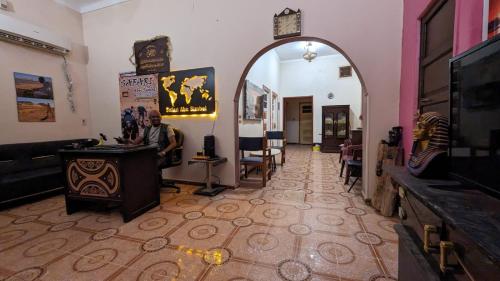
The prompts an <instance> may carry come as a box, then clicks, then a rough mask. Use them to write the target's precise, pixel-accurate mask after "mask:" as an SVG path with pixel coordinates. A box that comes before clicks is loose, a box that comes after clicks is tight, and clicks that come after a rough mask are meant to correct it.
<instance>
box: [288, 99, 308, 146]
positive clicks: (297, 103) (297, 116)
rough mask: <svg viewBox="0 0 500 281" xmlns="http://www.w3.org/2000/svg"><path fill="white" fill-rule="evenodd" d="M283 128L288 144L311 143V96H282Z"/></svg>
mask: <svg viewBox="0 0 500 281" xmlns="http://www.w3.org/2000/svg"><path fill="white" fill-rule="evenodd" d="M283 104H284V107H283V110H284V111H283V115H284V116H285V118H284V122H283V128H284V132H285V136H286V139H287V143H288V144H308V145H311V144H312V143H313V118H314V117H313V97H312V96H304V97H284V98H283Z"/></svg>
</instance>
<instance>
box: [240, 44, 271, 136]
mask: <svg viewBox="0 0 500 281" xmlns="http://www.w3.org/2000/svg"><path fill="white" fill-rule="evenodd" d="M279 79H280V60H279V57H278V54H277V53H276V51H275V50H270V51H269V52H267V53H265V54H264V55H262V57H260V58H259V59H258V60H257V61H256V62H255V64H254V65H253V66H252V68H251V69H250V72H248V75H247V80H249V81H250V82H252V83H253V84H255V85H257V86H258V87H262V85H265V86H266V87H268V88H269V89H271V91H275V92H278V93H279V91H278V88H279V85H280V83H279ZM271 98H272V95H271V94H268V96H267V99H268V102H267V104H268V109H267V111H268V114H267V119H268V120H270V118H271V115H270V114H269V112H270V107H271ZM243 113H244V112H243V93H242V94H241V98H240V101H239V109H238V115H239V116H238V118H239V120H240V123H239V135H240V136H242V137H257V136H262V134H263V132H264V130H263V126H262V124H263V122H262V121H254V120H245V119H243ZM268 124H270V122H268ZM268 130H270V129H269V128H268Z"/></svg>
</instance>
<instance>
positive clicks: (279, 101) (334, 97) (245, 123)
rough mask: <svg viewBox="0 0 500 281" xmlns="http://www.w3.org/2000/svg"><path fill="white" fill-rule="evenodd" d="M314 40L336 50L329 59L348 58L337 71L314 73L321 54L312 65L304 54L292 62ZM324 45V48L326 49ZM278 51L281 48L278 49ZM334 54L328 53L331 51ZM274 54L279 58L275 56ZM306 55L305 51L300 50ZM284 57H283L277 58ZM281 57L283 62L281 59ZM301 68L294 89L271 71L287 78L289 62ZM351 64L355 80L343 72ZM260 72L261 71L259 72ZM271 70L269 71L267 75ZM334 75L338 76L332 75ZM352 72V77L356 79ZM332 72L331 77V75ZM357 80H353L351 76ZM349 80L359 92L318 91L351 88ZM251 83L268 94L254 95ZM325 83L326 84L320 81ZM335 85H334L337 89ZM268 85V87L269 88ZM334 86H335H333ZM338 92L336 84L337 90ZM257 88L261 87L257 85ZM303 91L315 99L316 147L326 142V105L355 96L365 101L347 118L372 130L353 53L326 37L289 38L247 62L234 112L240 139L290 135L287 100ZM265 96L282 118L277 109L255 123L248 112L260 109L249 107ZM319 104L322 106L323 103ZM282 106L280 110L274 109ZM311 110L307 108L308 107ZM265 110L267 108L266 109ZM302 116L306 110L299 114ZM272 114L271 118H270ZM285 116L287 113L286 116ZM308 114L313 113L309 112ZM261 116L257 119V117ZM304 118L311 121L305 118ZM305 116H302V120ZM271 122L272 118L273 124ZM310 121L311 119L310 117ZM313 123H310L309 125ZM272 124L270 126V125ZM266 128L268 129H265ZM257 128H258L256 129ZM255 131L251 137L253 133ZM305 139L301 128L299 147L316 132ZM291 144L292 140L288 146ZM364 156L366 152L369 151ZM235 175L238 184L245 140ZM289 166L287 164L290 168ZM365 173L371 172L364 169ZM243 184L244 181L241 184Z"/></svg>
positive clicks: (328, 69)
mask: <svg viewBox="0 0 500 281" xmlns="http://www.w3.org/2000/svg"><path fill="white" fill-rule="evenodd" d="M309 42H313V43H316V44H318V45H320V46H321V45H324V46H326V49H327V50H328V49H330V50H333V52H334V54H332V53H329V54H328V55H329V56H330V58H333V57H332V55H333V56H336V57H337V58H338V59H339V60H343V62H342V63H341V64H342V65H336V66H334V67H332V66H331V65H329V66H325V65H324V66H323V68H322V69H316V70H313V69H310V68H312V67H313V66H314V67H315V65H321V64H322V62H323V58H321V56H322V54H321V52H318V58H316V59H315V60H313V61H312V62H310V61H309V62H308V61H306V60H304V58H303V57H302V55H303V53H300V54H298V57H297V58H295V59H293V58H286V57H287V56H288V55H290V56H293V55H297V50H302V51H303V49H304V48H303V47H301V48H297V46H302V45H299V44H303V45H304V46H305V45H306V44H308V43H309ZM291 43H294V45H291ZM292 46H296V47H295V51H294V50H293V48H290V47H292ZM324 46H321V48H323V47H324ZM282 47H283V48H285V47H287V48H288V50H289V51H290V52H289V53H287V52H283V53H279V52H278V51H276V50H279V49H280V48H282ZM275 49H276V50H275ZM330 50H328V52H331V51H330ZM273 52H274V54H273ZM299 52H300V51H299ZM276 53H278V54H276ZM273 56H274V57H275V58H276V57H277V56H279V58H277V60H278V62H277V63H274V64H273V63H271V64H270V63H269V62H270V61H271V62H272V61H274V60H276V59H275V58H274V59H273ZM280 59H281V61H280ZM283 59H285V60H287V59H289V60H292V61H293V62H286V61H283ZM298 63H299V64H300V63H302V65H301V68H300V71H294V73H295V74H294V75H296V76H294V77H293V76H292V78H291V79H290V78H289V79H288V81H293V83H290V85H293V86H290V85H288V86H287V84H288V83H285V82H284V79H282V76H279V77H278V79H276V78H277V76H276V75H273V74H272V73H269V71H272V70H276V69H277V70H278V72H280V73H287V74H284V75H285V76H286V75H290V73H291V71H289V72H287V71H286V70H287V69H290V68H291V67H289V64H298ZM266 66H267V67H266ZM347 66H349V68H350V69H351V70H353V71H349V73H348V74H349V75H348V76H349V77H346V76H344V75H342V74H341V73H340V72H341V71H340V69H343V68H346V67H347ZM255 70H258V71H255ZM266 71H267V72H266ZM332 71H334V72H332ZM351 72H352V75H351ZM326 73H327V74H326ZM351 76H352V77H351ZM349 81H357V83H358V86H357V90H356V91H355V92H352V93H349V92H348V90H347V91H346V90H345V89H349V88H350V87H342V88H340V87H339V88H337V89H333V91H330V90H326V89H321V90H317V89H315V87H317V86H318V85H319V84H321V83H332V84H337V85H345V83H349ZM249 82H251V83H253V84H254V85H257V86H258V87H259V88H261V89H263V90H262V91H260V90H259V91H256V92H253V93H252V92H251V91H246V90H245V85H247V84H249ZM318 82H321V83H318ZM332 84H330V86H331V85H332ZM303 85H307V88H306V89H299V88H300V87H302V86H303ZM264 86H266V87H264ZM330 86H329V87H330ZM331 87H332V88H333V87H334V86H331ZM266 88H270V90H271V92H272V94H269V91H265V90H267V89H266ZM254 89H256V87H254ZM274 93H276V94H277V95H278V97H277V98H275V95H274ZM301 93H311V94H310V95H311V96H312V98H313V102H312V106H311V107H312V109H311V110H312V118H311V119H312V123H313V133H312V139H313V140H312V143H313V144H314V143H318V144H320V143H321V142H322V136H321V130H322V125H321V121H322V116H321V114H322V109H321V105H338V104H340V105H342V104H351V102H350V101H344V100H343V98H353V97H355V98H356V99H358V100H359V101H360V102H359V103H358V105H357V108H356V107H355V106H352V107H351V109H350V113H349V114H348V115H347V116H348V117H347V118H351V119H352V120H353V122H352V123H351V125H352V128H359V129H360V130H362V131H367V130H368V122H367V121H368V120H367V118H361V117H362V116H367V115H366V114H367V107H366V105H367V94H366V87H365V84H364V82H363V79H362V77H361V76H359V70H358V69H357V67H356V65H354V64H353V62H352V60H351V59H350V58H349V57H348V56H347V54H346V53H345V52H344V51H343V50H342V49H340V48H338V47H337V46H336V45H334V44H333V43H331V42H329V41H327V40H323V39H320V38H316V37H301V36H299V37H294V38H287V39H283V40H279V41H276V42H274V43H272V44H271V45H269V46H267V47H265V48H263V49H262V50H260V51H259V52H258V53H257V54H256V55H255V56H254V57H253V58H252V59H251V61H250V62H249V63H248V64H247V66H246V67H245V70H244V71H243V74H242V76H241V78H240V81H239V83H238V87H237V90H236V94H235V98H234V106H235V107H234V109H235V116H237V118H235V139H236V140H238V138H239V137H240V136H247V137H248V136H263V135H265V134H266V131H269V130H276V131H283V132H285V131H286V128H285V127H286V126H287V125H286V120H287V117H286V115H285V114H284V111H285V107H286V103H285V102H284V98H285V97H297V96H300V95H301ZM255 95H257V96H262V97H263V98H262V102H263V103H264V104H265V103H267V105H270V106H269V107H270V108H271V109H275V108H276V112H277V114H276V115H275V114H273V111H274V110H269V112H266V114H263V116H262V118H261V119H258V120H252V119H249V118H248V117H249V116H250V115H251V114H250V115H247V114H246V113H245V112H251V111H254V108H255V107H252V106H249V105H251V101H252V100H258V99H256V98H253V96H255ZM317 101H318V102H317ZM274 106H276V107H274ZM304 107H305V108H304ZM262 108H264V106H263V107H262ZM303 108H304V109H305V110H306V111H308V105H307V104H306V105H304V106H303ZM299 112H300V111H299ZM269 113H271V114H269ZM280 114H281V115H280ZM305 114H307V112H305ZM253 116H257V115H255V114H254V115H253ZM303 117H305V116H304V115H303ZM299 118H300V116H299ZM306 118H307V117H306ZM268 119H270V120H268ZM305 120H307V119H305ZM306 122H307V121H306ZM266 123H267V124H266ZM264 124H265V125H266V126H265V129H264ZM299 125H300V119H299ZM254 129H256V130H254ZM346 129H347V134H349V133H350V131H351V130H350V129H351V128H349V127H347V128H346ZM250 133H251V134H250ZM302 134H303V135H304V136H305V139H304V138H302V140H301V138H300V130H299V138H298V140H297V143H300V142H301V141H302V142H309V143H310V142H311V141H310V138H311V137H310V136H311V133H310V131H303V133H302ZM365 136H366V135H363V143H364V144H363V147H366V143H367V142H366V143H365V142H364V140H365ZM288 141H289V140H287V142H288ZM363 154H364V153H363ZM235 156H236V158H235V173H236V178H237V180H239V179H240V172H241V171H240V165H239V164H240V161H239V160H240V149H239V142H238V141H236V142H235ZM362 162H363V166H364V165H365V163H367V162H368V160H367V159H365V158H363V161H362ZM285 166H286V164H285ZM363 173H365V169H364V171H363ZM238 183H239V181H238ZM363 186H364V189H366V187H365V181H363Z"/></svg>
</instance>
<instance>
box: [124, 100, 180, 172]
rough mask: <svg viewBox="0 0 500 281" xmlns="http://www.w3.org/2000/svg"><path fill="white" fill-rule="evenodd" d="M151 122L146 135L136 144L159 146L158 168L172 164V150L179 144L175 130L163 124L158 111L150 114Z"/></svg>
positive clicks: (135, 141) (136, 140) (145, 131)
mask: <svg viewBox="0 0 500 281" xmlns="http://www.w3.org/2000/svg"><path fill="white" fill-rule="evenodd" d="M149 119H150V120H151V125H152V126H150V127H146V128H145V129H144V135H143V136H142V137H137V138H136V139H135V140H134V141H133V143H134V144H141V143H143V144H145V145H148V144H155V143H156V144H158V156H159V157H160V158H159V159H158V166H166V165H169V164H170V163H171V162H172V149H174V148H175V146H176V145H177V142H176V140H175V133H174V130H173V129H172V128H171V127H170V126H169V125H167V124H163V123H161V115H160V112H159V111H158V110H152V111H151V112H150V113H149Z"/></svg>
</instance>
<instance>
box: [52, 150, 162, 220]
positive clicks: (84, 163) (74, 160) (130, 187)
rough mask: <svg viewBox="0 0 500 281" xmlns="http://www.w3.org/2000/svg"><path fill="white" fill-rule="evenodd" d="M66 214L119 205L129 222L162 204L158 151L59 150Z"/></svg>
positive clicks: (124, 217) (124, 218)
mask: <svg viewBox="0 0 500 281" xmlns="http://www.w3.org/2000/svg"><path fill="white" fill-rule="evenodd" d="M59 153H60V154H61V161H62V166H63V171H64V175H65V199H66V212H67V213H68V214H72V213H74V212H76V211H78V210H79V209H81V208H83V207H85V206H88V205H92V204H94V205H97V204H101V205H117V206H119V208H120V212H121V213H122V216H123V220H124V221H125V222H128V221H130V220H132V219H134V218H135V217H137V216H139V215H141V214H143V213H144V212H146V211H148V210H149V209H151V208H153V207H155V206H157V205H158V204H159V203H160V188H159V182H158V168H157V163H156V154H157V148H156V146H155V145H153V146H122V145H115V146H95V147H90V148H84V149H62V150H59Z"/></svg>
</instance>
